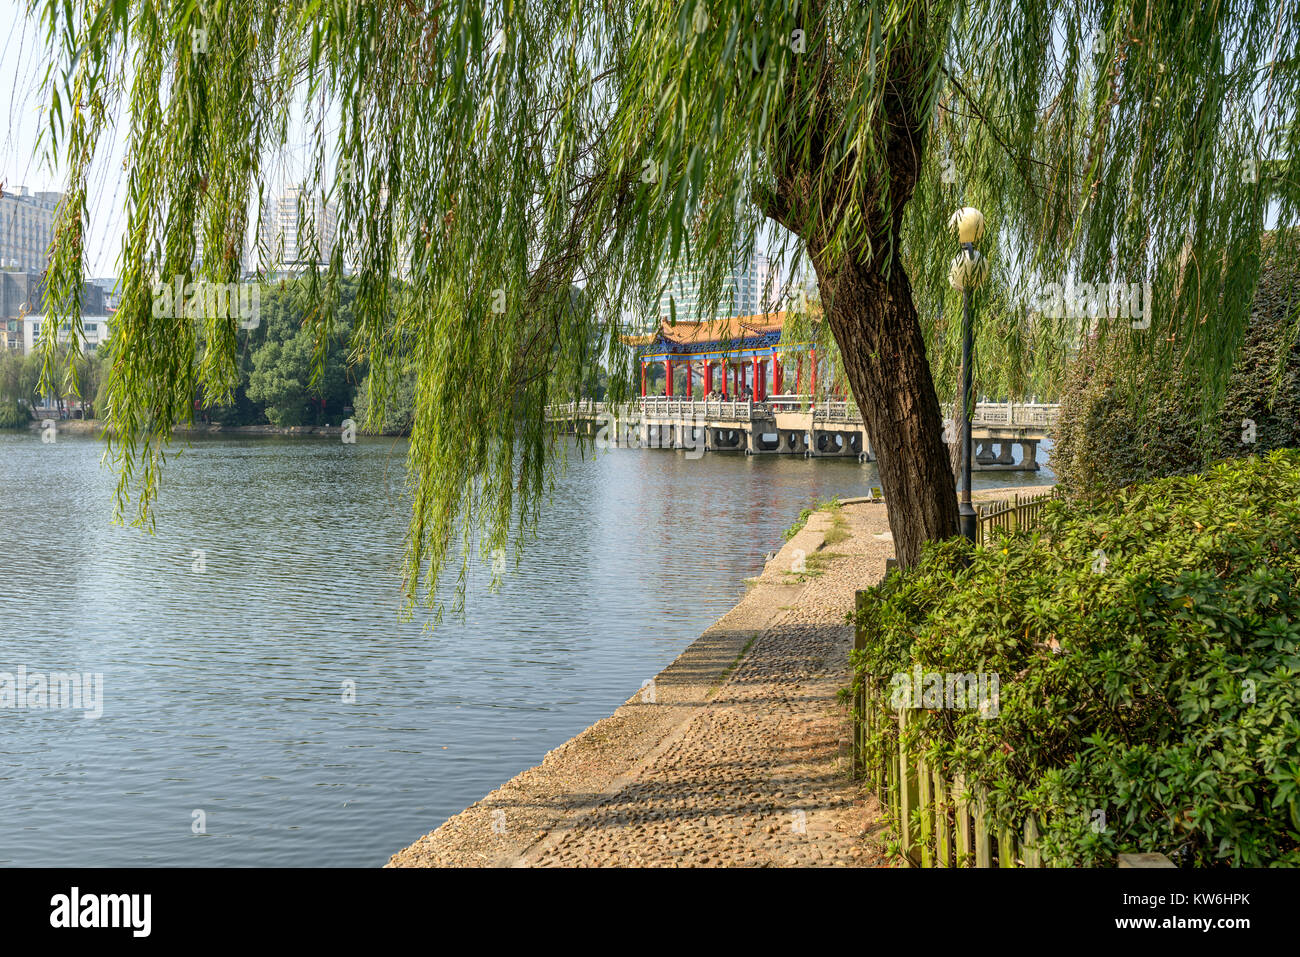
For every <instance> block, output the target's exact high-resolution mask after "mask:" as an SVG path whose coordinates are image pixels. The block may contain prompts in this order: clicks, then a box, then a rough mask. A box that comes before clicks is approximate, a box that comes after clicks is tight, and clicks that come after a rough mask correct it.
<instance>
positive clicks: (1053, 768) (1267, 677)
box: [854, 451, 1300, 866]
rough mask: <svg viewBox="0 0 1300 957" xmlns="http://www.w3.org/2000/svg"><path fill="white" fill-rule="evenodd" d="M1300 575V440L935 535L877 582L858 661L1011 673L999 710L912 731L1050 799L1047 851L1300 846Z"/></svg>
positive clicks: (1002, 815) (1018, 808) (1248, 854)
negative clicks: (1006, 522) (1293, 445)
mask: <svg viewBox="0 0 1300 957" xmlns="http://www.w3.org/2000/svg"><path fill="white" fill-rule="evenodd" d="M1297 577H1300V453H1296V452H1294V451H1278V452H1274V453H1271V454H1269V455H1268V456H1267V457H1262V458H1260V457H1253V458H1249V459H1242V460H1235V461H1231V462H1225V463H1220V464H1217V465H1215V466H1213V467H1212V468H1210V469H1209V470H1207V471H1206V472H1205V473H1204V474H1202V475H1196V476H1185V477H1178V478H1171V479H1165V480H1161V481H1157V482H1153V483H1151V484H1148V485H1144V486H1138V487H1136V488H1133V489H1129V490H1126V491H1124V492H1122V493H1119V494H1117V495H1114V496H1111V497H1109V498H1106V499H1104V500H1101V501H1098V502H1094V503H1091V504H1089V505H1087V506H1085V505H1081V504H1078V503H1069V502H1055V503H1052V504H1050V505H1048V506H1047V507H1046V509H1045V515H1044V519H1043V524H1042V525H1041V526H1040V527H1039V529H1038V530H1037V531H1036V532H1035V533H1034V534H1032V535H1031V534H1027V533H1019V532H1017V533H1010V534H1007V535H1004V536H1001V537H999V538H998V539H997V540H996V541H995V542H994V543H992V544H989V545H986V546H985V547H983V548H980V549H976V550H974V551H973V552H972V550H971V549H970V547H969V546H967V545H966V544H965V543H964V542H961V541H960V540H957V541H950V542H945V543H940V544H936V545H931V546H928V547H927V550H926V553H925V555H924V558H923V560H922V562H921V564H920V565H919V566H917V567H916V568H914V569H912V570H910V571H909V572H907V573H902V574H897V575H893V576H891V577H890V578H889V579H888V580H887V581H885V582H884V583H882V584H881V585H879V586H877V587H876V588H875V589H873V593H874V600H871V601H868V602H867V603H866V607H865V609H864V611H863V612H862V617H861V621H860V624H861V625H863V626H864V627H865V628H866V629H867V631H866V633H867V635H868V636H869V637H868V647H867V648H866V650H865V651H862V652H855V653H854V659H855V667H856V669H857V679H856V680H858V681H862V680H869V681H871V682H873V683H874V684H875V685H876V686H877V687H878V688H879V689H880V692H881V694H883V695H884V696H885V699H884V700H886V701H888V700H889V691H890V680H891V677H892V676H893V675H895V674H900V673H906V672H911V671H912V669H913V668H914V666H915V665H920V666H921V668H922V670H923V671H924V672H926V673H930V672H937V673H941V674H949V673H952V674H969V673H976V674H978V673H992V674H996V675H998V676H999V682H1000V692H999V697H998V704H997V707H996V708H995V709H994V711H995V712H996V717H993V718H988V717H982V716H981V715H980V713H979V711H978V710H956V709H941V708H940V709H933V710H917V711H916V712H914V713H915V715H916V717H917V720H916V721H915V722H913V723H912V724H911V726H910V729H909V732H908V733H909V737H911V736H913V735H914V736H915V737H914V738H913V739H912V740H911V742H910V746H911V747H912V748H913V750H914V751H915V750H923V751H925V752H926V753H927V755H928V757H929V759H930V760H931V761H933V762H934V766H936V767H941V768H944V769H945V770H946V771H947V772H948V773H949V774H950V775H951V774H954V773H964V774H965V775H966V777H967V779H968V781H971V782H972V783H974V784H976V785H979V786H982V787H984V788H986V789H987V790H988V791H989V792H990V803H991V805H992V810H993V812H994V814H995V815H996V816H997V817H998V818H999V820H1000V821H1001V822H1003V823H1008V824H1014V823H1017V822H1020V821H1023V819H1024V817H1025V816H1026V815H1027V814H1029V813H1034V814H1036V815H1037V816H1038V818H1039V820H1040V822H1041V823H1042V829H1043V842H1042V848H1043V851H1044V854H1045V856H1046V858H1047V859H1048V860H1051V861H1055V862H1058V863H1062V864H1068V865H1103V864H1111V863H1113V862H1114V861H1115V856H1116V855H1117V854H1118V853H1121V852H1142V851H1159V852H1162V853H1165V854H1168V855H1170V856H1171V857H1172V858H1173V859H1174V860H1175V861H1177V862H1179V863H1183V864H1190V865H1199V866H1204V865H1210V864H1215V863H1230V864H1234V865H1263V864H1286V865H1292V866H1295V865H1300V681H1298V678H1300V587H1297ZM866 676H871V677H869V678H868V677H866ZM896 734H897V731H896V729H889V730H886V731H884V732H882V734H881V735H880V736H878V737H876V738H874V739H872V740H870V741H869V742H868V748H869V753H870V751H871V750H874V752H875V753H874V758H875V759H876V760H881V759H882V758H883V751H882V750H881V749H886V748H890V749H896V748H897V740H896V738H895V737H894V736H895V735H896ZM895 753H896V752H895ZM1098 812H1101V813H1102V814H1104V815H1105V818H1104V828H1103V827H1102V826H1101V825H1102V823H1103V821H1102V819H1101V817H1100V815H1099V813H1098Z"/></svg>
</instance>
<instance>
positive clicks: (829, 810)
mask: <svg viewBox="0 0 1300 957" xmlns="http://www.w3.org/2000/svg"><path fill="white" fill-rule="evenodd" d="M839 514H840V515H841V516H842V520H841V521H839V522H836V521H833V517H832V513H829V512H824V511H823V512H817V513H814V514H813V516H812V517H811V518H810V519H809V521H808V524H807V525H806V526H805V527H804V529H803V530H801V531H800V532H799V533H798V534H797V535H796V536H795V537H794V538H793V539H792V540H791V541H789V542H787V543H786V545H785V546H784V547H783V548H782V549H781V550H780V552H778V553H777V554H776V555H775V556H774V557H773V558H772V559H771V560H770V561H768V563H767V565H766V567H765V569H764V571H763V573H762V575H761V576H760V577H759V578H758V579H756V580H755V581H754V583H753V587H752V588H750V590H749V591H748V593H747V594H746V595H745V597H744V598H743V599H742V600H741V601H740V603H739V604H738V605H736V607H735V608H733V609H732V610H731V611H730V612H728V613H727V614H726V615H725V616H723V617H722V618H721V619H720V620H719V621H717V622H716V623H715V624H714V625H713V626H712V627H710V628H709V629H708V630H707V631H706V632H705V633H704V634H703V635H702V636H701V637H700V638H699V639H698V640H697V641H696V642H694V643H693V644H692V645H691V646H690V647H689V648H688V649H687V650H686V651H685V652H683V653H682V654H681V655H680V656H679V657H678V658H677V660H675V661H674V662H673V663H672V664H671V665H669V666H668V667H667V668H665V669H664V670H663V671H662V672H661V673H660V674H659V675H657V676H656V677H655V678H654V682H653V685H648V686H646V687H645V688H643V689H642V690H639V691H637V692H636V693H635V694H633V696H632V697H631V698H629V699H628V701H627V703H626V704H624V705H623V706H621V707H620V708H618V710H616V711H615V712H614V714H613V715H611V716H610V717H608V718H605V719H603V720H601V721H598V722H597V723H596V724H594V725H592V726H591V727H590V728H588V729H587V730H586V731H583V732H582V733H581V734H579V735H578V736H577V737H575V738H573V739H571V740H570V741H568V742H566V743H565V744H563V745H561V746H560V747H558V748H556V749H555V750H553V751H551V752H550V753H549V754H547V755H546V757H545V759H544V760H543V762H542V763H541V764H540V765H539V766H537V767H534V768H531V769H529V770H527V771H524V772H523V773H522V774H519V775H517V776H516V777H515V778H513V779H511V780H510V781H509V782H507V783H506V784H505V785H503V786H502V787H500V788H498V789H497V790H495V791H493V792H492V793H491V794H489V795H487V796H486V797H485V798H483V799H482V800H481V801H478V802H477V803H475V804H474V805H472V806H471V807H469V808H467V809H466V810H464V811H463V812H461V813H460V814H457V815H456V816H454V817H453V818H451V819H450V820H449V821H447V822H446V823H445V824H443V825H442V826H441V827H439V828H438V829H437V830H436V831H434V832H432V833H431V834H428V835H426V836H425V837H422V838H420V839H418V840H416V841H415V843H413V844H411V845H410V846H409V847H407V848H405V849H404V850H402V851H399V852H398V853H397V854H395V855H393V857H392V859H391V860H390V862H389V866H398V867H403V866H540V867H546V866H631V865H635V866H660V867H671V866H875V865H880V864H884V863H886V858H885V857H884V855H883V847H882V845H881V843H880V830H881V827H880V820H881V818H880V815H879V809H878V807H877V805H876V804H875V799H874V798H873V797H870V796H868V795H867V794H866V792H865V791H864V790H863V789H862V788H861V787H860V786H859V785H858V784H857V783H856V782H854V781H852V780H851V779H850V777H849V774H848V766H847V761H848V743H849V723H848V716H847V711H846V709H845V707H844V706H843V705H842V704H840V703H839V702H838V700H837V693H838V692H839V690H840V689H841V688H843V687H845V686H846V685H847V684H848V681H849V664H848V652H849V649H850V647H851V646H852V629H851V628H850V626H849V625H848V624H847V622H846V617H845V616H846V615H847V614H848V612H849V611H850V610H851V609H852V607H853V596H854V592H855V590H857V589H859V588H862V587H864V586H865V585H867V584H870V583H871V582H874V581H876V580H878V579H879V578H880V576H881V575H882V574H883V571H884V566H885V559H886V558H887V557H889V556H890V555H891V554H892V551H893V548H892V544H891V542H890V541H889V539H888V523H887V520H886V518H885V509H884V506H883V505H879V504H866V503H858V504H845V505H844V506H843V508H842V509H841V510H840V512H839ZM828 536H829V542H828ZM846 536H847V537H846ZM801 559H802V560H801ZM792 568H795V569H803V571H802V572H797V571H791V569H792ZM647 627H653V624H652V623H651V622H650V621H649V619H648V623H647Z"/></svg>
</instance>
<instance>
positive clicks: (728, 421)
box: [546, 395, 1058, 471]
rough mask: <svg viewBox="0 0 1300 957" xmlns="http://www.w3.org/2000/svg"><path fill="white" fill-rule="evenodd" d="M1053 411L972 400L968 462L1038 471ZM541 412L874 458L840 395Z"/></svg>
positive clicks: (648, 442) (728, 447) (635, 433)
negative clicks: (972, 455)
mask: <svg viewBox="0 0 1300 957" xmlns="http://www.w3.org/2000/svg"><path fill="white" fill-rule="evenodd" d="M1057 410H1058V406H1056V405H1049V404H1043V403H1036V402H1035V403H1028V402H979V403H976V405H975V415H974V419H973V422H972V425H973V432H972V439H973V442H974V445H975V461H974V462H973V463H972V467H973V468H974V469H978V470H994V469H1004V470H1023V471H1037V469H1038V467H1039V466H1038V443H1039V442H1041V441H1043V440H1044V439H1046V438H1048V437H1050V435H1051V431H1052V427H1053V426H1054V425H1055V424H1056V416H1057ZM546 415H547V419H548V420H549V421H551V422H553V423H554V424H555V426H556V427H557V428H558V429H559V430H560V431H563V432H574V433H576V432H581V433H582V434H583V435H587V436H590V437H592V438H596V439H603V440H604V441H605V442H606V443H608V444H610V445H619V446H635V447H641V448H659V449H694V450H699V451H705V452H744V453H745V454H747V455H762V454H784V455H803V456H806V457H809V458H817V457H822V456H833V457H855V458H857V459H858V460H859V461H862V462H867V461H871V460H872V459H874V455H873V454H872V451H871V442H870V438H869V437H868V435H867V428H866V425H865V424H864V422H863V421H862V415H861V413H860V412H859V411H858V408H857V406H856V405H855V404H854V403H852V402H849V401H846V400H842V399H838V400H836V399H832V400H829V401H827V400H823V401H821V402H819V403H817V404H816V405H809V404H808V397H807V396H797V395H774V396H768V397H767V398H766V399H764V400H763V401H761V402H755V401H751V400H743V399H690V398H677V397H674V396H645V397H643V398H639V399H636V400H634V401H632V402H630V403H627V404H626V405H623V406H619V407H614V406H611V405H608V404H606V403H604V402H593V401H591V400H589V399H588V400H583V401H581V402H568V403H561V404H557V405H552V406H548V407H547V409H546ZM1017 445H1018V446H1020V449H1021V454H1020V458H1019V459H1016V458H1015V455H1014V449H1015V446H1017Z"/></svg>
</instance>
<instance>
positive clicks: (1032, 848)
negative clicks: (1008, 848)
mask: <svg viewBox="0 0 1300 957" xmlns="http://www.w3.org/2000/svg"><path fill="white" fill-rule="evenodd" d="M1021 850H1022V851H1024V855H1023V857H1024V861H1025V867H1042V866H1043V852H1042V851H1040V850H1039V849H1038V818H1037V817H1035V816H1034V815H1032V814H1031V815H1029V817H1027V818H1025V842H1024V844H1022V845H1021Z"/></svg>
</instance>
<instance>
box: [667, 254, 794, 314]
mask: <svg viewBox="0 0 1300 957" xmlns="http://www.w3.org/2000/svg"><path fill="white" fill-rule="evenodd" d="M775 278H776V277H775V274H774V273H773V272H772V269H771V264H770V263H769V262H768V260H767V257H766V256H762V255H755V256H754V257H753V258H752V259H750V261H749V262H747V263H738V264H737V265H736V267H735V268H734V269H733V270H732V271H731V274H730V275H729V276H728V277H727V279H726V280H725V281H724V284H723V290H722V300H721V301H720V302H719V303H718V308H717V310H716V314H715V315H707V316H706V315H704V314H703V306H702V304H701V302H700V285H701V274H700V272H699V271H698V270H683V271H679V272H675V273H673V274H672V275H671V276H668V277H667V279H668V283H667V285H666V286H665V288H664V291H663V294H662V295H661V296H660V298H659V318H660V319H668V318H669V317H670V316H672V314H673V312H674V307H675V312H676V316H677V321H678V322H707V321H709V320H712V319H716V318H719V317H725V316H757V315H762V314H763V313H766V312H772V311H775V310H776V309H777V302H776V294H775V289H774V287H775ZM670 300H672V302H671V304H670Z"/></svg>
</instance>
